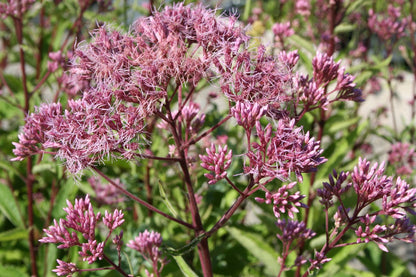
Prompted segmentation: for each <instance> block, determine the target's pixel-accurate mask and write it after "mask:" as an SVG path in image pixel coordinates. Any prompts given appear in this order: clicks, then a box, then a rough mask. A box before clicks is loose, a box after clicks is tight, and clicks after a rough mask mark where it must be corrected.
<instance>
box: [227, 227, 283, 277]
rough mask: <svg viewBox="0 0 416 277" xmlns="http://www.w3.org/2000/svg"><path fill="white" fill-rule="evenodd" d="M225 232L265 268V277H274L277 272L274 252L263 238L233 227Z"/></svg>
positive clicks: (276, 256)
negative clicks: (266, 276)
mask: <svg viewBox="0 0 416 277" xmlns="http://www.w3.org/2000/svg"><path fill="white" fill-rule="evenodd" d="M226 230H227V231H228V232H229V233H230V234H231V236H232V237H233V238H234V239H235V240H237V241H238V242H239V243H240V244H241V245H242V246H244V247H245V248H246V249H247V250H249V251H250V253H251V254H253V256H255V257H256V258H257V259H258V260H259V261H260V262H261V263H263V264H264V266H265V273H266V274H267V275H271V276H276V275H277V274H278V272H279V267H280V266H279V264H278V262H277V258H278V255H277V253H276V251H275V250H274V249H273V248H272V247H270V245H268V244H267V243H265V242H264V238H263V237H261V236H260V235H258V234H254V233H249V232H243V231H242V230H240V229H238V228H235V227H227V228H226Z"/></svg>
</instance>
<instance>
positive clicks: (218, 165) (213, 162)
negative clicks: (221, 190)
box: [199, 144, 233, 185]
mask: <svg viewBox="0 0 416 277" xmlns="http://www.w3.org/2000/svg"><path fill="white" fill-rule="evenodd" d="M227 150H228V148H227V145H225V146H219V147H218V151H217V149H216V147H215V145H214V144H211V147H210V148H206V152H207V155H199V158H200V159H201V161H202V163H201V166H202V167H203V168H205V169H207V170H209V171H212V172H213V173H214V174H211V173H206V174H204V175H205V177H207V178H208V179H209V181H208V184H210V185H212V184H215V183H216V182H218V181H219V180H221V179H224V178H225V177H226V176H227V169H228V168H229V167H230V165H231V157H232V155H233V152H232V150H230V151H228V153H227Z"/></svg>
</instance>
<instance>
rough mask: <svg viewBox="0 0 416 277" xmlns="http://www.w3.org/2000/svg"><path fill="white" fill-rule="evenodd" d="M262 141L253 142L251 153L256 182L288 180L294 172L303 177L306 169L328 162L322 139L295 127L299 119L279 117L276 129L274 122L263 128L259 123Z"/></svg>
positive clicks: (248, 168) (250, 170)
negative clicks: (321, 146)
mask: <svg viewBox="0 0 416 277" xmlns="http://www.w3.org/2000/svg"><path fill="white" fill-rule="evenodd" d="M256 133H257V136H258V142H253V143H252V145H251V148H250V150H249V151H248V153H247V157H248V160H249V164H248V165H246V166H245V168H244V171H245V172H246V173H251V174H254V176H255V179H256V182H259V181H260V180H261V179H264V178H265V179H264V180H262V181H263V182H269V181H271V180H273V179H274V178H277V179H279V180H283V181H284V180H287V179H288V178H289V176H290V174H291V173H292V172H293V173H295V174H296V176H297V178H298V180H302V175H301V173H302V172H311V171H313V170H315V169H316V167H317V166H318V165H320V164H322V163H324V162H325V161H326V159H325V158H323V157H321V153H322V150H321V149H320V148H319V142H317V141H315V139H314V138H310V137H309V133H306V134H303V132H302V128H295V121H294V120H292V121H287V120H283V119H281V120H279V121H278V123H277V128H276V130H275V131H274V132H273V128H272V125H271V124H268V125H267V126H266V127H264V128H263V127H262V126H261V124H260V122H258V121H257V122H256Z"/></svg>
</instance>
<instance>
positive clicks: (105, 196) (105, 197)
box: [88, 177, 125, 205]
mask: <svg viewBox="0 0 416 277" xmlns="http://www.w3.org/2000/svg"><path fill="white" fill-rule="evenodd" d="M114 182H115V183H116V184H117V185H119V186H121V187H124V185H123V184H122V183H121V181H120V179H115V180H114ZM88 183H89V184H90V185H91V187H92V188H93V190H94V191H95V200H96V201H97V202H98V203H99V204H101V205H116V204H118V203H121V202H123V201H124V200H125V197H124V196H123V194H122V193H121V192H120V190H118V189H117V188H116V187H115V186H113V185H110V184H104V183H102V182H101V180H100V179H99V178H97V177H91V178H88Z"/></svg>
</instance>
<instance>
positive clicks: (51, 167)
mask: <svg viewBox="0 0 416 277" xmlns="http://www.w3.org/2000/svg"><path fill="white" fill-rule="evenodd" d="M55 169H56V164H54V163H40V164H37V165H35V166H33V173H34V174H37V173H41V172H42V171H47V172H52V173H55V172H56V171H55Z"/></svg>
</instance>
